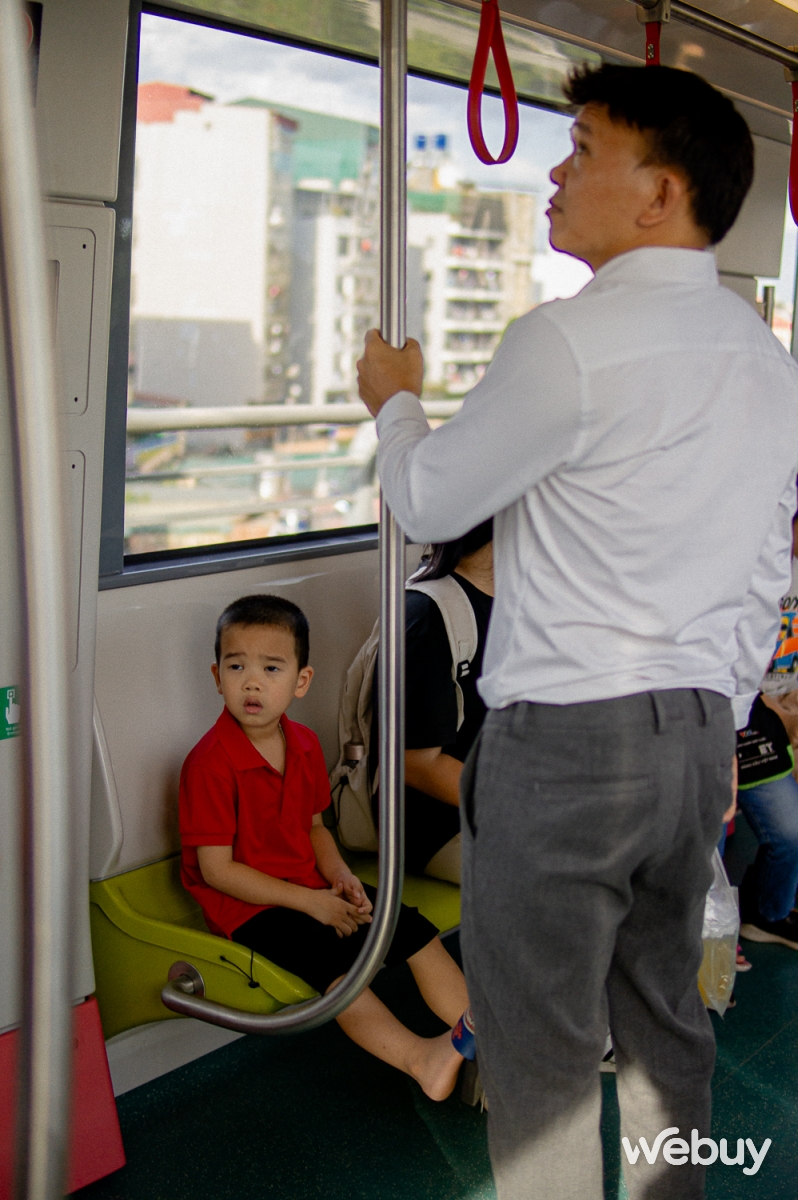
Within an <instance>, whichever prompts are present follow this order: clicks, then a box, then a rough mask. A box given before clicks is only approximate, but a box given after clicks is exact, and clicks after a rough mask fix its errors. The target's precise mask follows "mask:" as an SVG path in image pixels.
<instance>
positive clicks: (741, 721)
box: [732, 692, 759, 729]
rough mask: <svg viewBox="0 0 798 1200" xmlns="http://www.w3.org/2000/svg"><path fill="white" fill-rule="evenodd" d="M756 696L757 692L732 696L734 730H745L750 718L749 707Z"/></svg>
mask: <svg viewBox="0 0 798 1200" xmlns="http://www.w3.org/2000/svg"><path fill="white" fill-rule="evenodd" d="M758 695H759V692H746V693H745V694H744V695H742V696H732V713H733V714H734V728H735V729H745V727H746V726H747V724H748V720H749V717H750V716H751V707H752V705H753V703H754V701H755V700H756V698H757V696H758Z"/></svg>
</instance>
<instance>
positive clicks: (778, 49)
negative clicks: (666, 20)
mask: <svg viewBox="0 0 798 1200" xmlns="http://www.w3.org/2000/svg"><path fill="white" fill-rule="evenodd" d="M671 17H675V18H676V19H677V20H679V21H682V22H684V24H685V25H692V26H693V27H694V28H695V29H703V30H704V31H705V32H706V33H714V34H716V35H717V36H718V37H722V38H724V39H725V40H726V41H727V42H734V44H735V45H737V46H743V47H745V49H746V50H753V51H754V53H755V54H761V55H762V56H763V57H764V58H770V59H772V60H773V61H774V62H778V63H781V64H782V66H784V67H790V68H791V69H792V70H793V71H795V70H798V54H797V53H796V52H795V51H794V50H791V49H790V48H789V47H788V46H780V45H779V44H778V42H771V41H770V40H769V39H768V38H763V37H760V36H759V34H757V33H751V32H750V31H749V30H747V29H742V28H741V27H740V26H739V25H733V24H732V23H731V21H724V20H723V18H722V17H716V16H713V14H712V13H708V12H704V10H703V9H701V8H694V7H693V6H692V4H683V3H682V0H671Z"/></svg>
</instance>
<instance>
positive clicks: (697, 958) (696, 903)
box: [607, 693, 734, 1200]
mask: <svg viewBox="0 0 798 1200" xmlns="http://www.w3.org/2000/svg"><path fill="white" fill-rule="evenodd" d="M677 696H679V697H681V700H680V704H679V705H677V704H676V703H675V697H677ZM701 698H702V701H703V706H704V710H705V712H706V715H707V717H708V721H707V723H706V724H704V723H703V713H702V711H701V709H700V708H698V706H697V704H695V703H691V702H690V701H691V694H690V693H670V694H663V695H662V697H661V700H660V703H661V704H662V705H663V707H664V714H663V715H664V728H663V729H662V731H661V734H660V736H659V737H658V738H657V743H659V749H657V748H656V743H655V754H656V758H657V759H658V760H659V771H658V774H659V777H660V790H659V801H660V802H659V805H658V808H659V813H660V822H659V836H658V838H657V846H656V849H655V851H654V853H653V854H651V855H650V856H649V857H648V858H647V860H646V861H645V862H643V863H642V864H641V865H640V867H639V869H638V870H637V871H636V872H635V874H634V877H633V879H632V893H633V904H632V908H631V910H630V912H629V914H628V916H627V917H626V919H625V920H624V921H623V923H622V924H621V926H620V928H619V930H618V935H617V939H616V948H615V954H614V957H613V962H612V967H611V969H610V973H609V976H608V979H607V995H608V999H609V1007H610V1026H611V1029H612V1037H613V1044H614V1047H615V1061H616V1064H617V1087H618V1100H619V1103H620V1107H621V1134H622V1136H623V1137H625V1138H628V1141H629V1146H630V1149H631V1150H632V1152H633V1153H634V1148H635V1147H636V1146H639V1139H640V1137H641V1136H642V1137H645V1139H646V1141H647V1144H648V1145H649V1147H650V1146H652V1144H653V1143H654V1141H655V1139H656V1138H657V1135H658V1134H661V1133H662V1132H663V1130H667V1129H671V1130H672V1131H673V1132H672V1133H671V1134H669V1135H668V1136H669V1137H676V1136H677V1132H676V1131H677V1130H678V1135H679V1136H680V1137H682V1138H683V1139H685V1140H686V1142H687V1143H688V1144H689V1143H690V1139H691V1131H692V1130H693V1129H697V1130H698V1132H699V1136H700V1137H708V1136H709V1134H710V1122H711V1095H710V1081H711V1077H712V1070H713V1066H714V1062H715V1039H714V1035H713V1032H712V1026H711V1023H710V1020H709V1017H708V1015H707V1013H706V1010H705V1008H704V1005H703V1003H702V1001H701V997H700V995H699V992H698V988H697V986H696V976H697V974H698V968H699V966H700V964H701V957H702V943H701V930H702V924H703V917H704V907H705V903H706V893H707V890H708V888H709V886H710V883H711V881H712V870H711V866H710V858H711V855H712V850H713V847H714V846H715V845H716V843H717V837H718V831H719V829H720V823H721V816H722V813H723V810H724V808H725V807H726V806H727V805H728V801H729V794H730V774H731V769H730V764H731V756H732V748H733V745H734V739H733V730H732V721H731V715H730V713H729V711H728V708H729V706H728V702H727V701H724V700H723V699H722V698H721V697H718V696H715V695H713V694H711V693H701ZM679 707H681V708H682V712H681V713H680V712H679ZM674 768H676V769H675V770H674ZM669 810H670V812H671V813H672V814H673V817H672V819H671V820H669V821H667V823H666V820H665V818H666V817H667V815H668V812H669ZM664 1140H665V1141H667V1138H666V1139H664ZM660 1141H661V1143H662V1141H663V1139H660ZM706 1153H707V1150H706V1148H704V1149H703V1150H702V1156H704V1157H706ZM621 1157H622V1164H623V1171H624V1177H625V1180H626V1185H627V1190H628V1195H629V1197H630V1200H643V1198H645V1200H699V1198H700V1197H702V1196H703V1194H704V1174H705V1171H704V1168H703V1167H702V1166H701V1165H696V1164H693V1163H692V1162H691V1161H688V1162H686V1163H684V1164H683V1165H681V1166H678V1167H674V1166H670V1165H668V1164H667V1163H666V1162H665V1161H664V1160H663V1155H662V1150H661V1149H660V1152H659V1155H658V1157H657V1161H656V1162H655V1164H653V1165H649V1164H648V1163H647V1161H646V1158H645V1155H644V1154H643V1153H642V1150H641V1151H640V1152H639V1154H638V1156H637V1162H636V1163H635V1164H634V1165H633V1164H631V1163H630V1162H629V1161H628V1156H627V1155H626V1153H625V1152H624V1153H622V1156H621Z"/></svg>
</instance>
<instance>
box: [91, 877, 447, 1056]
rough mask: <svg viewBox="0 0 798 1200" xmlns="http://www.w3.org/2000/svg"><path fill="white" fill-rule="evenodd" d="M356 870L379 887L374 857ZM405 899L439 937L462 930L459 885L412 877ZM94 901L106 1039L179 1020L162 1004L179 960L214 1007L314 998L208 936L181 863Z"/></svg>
mask: <svg viewBox="0 0 798 1200" xmlns="http://www.w3.org/2000/svg"><path fill="white" fill-rule="evenodd" d="M351 865H352V869H353V870H355V871H356V872H357V873H358V874H359V875H360V878H362V879H363V881H364V883H373V884H375V885H376V882H377V859H376V857H375V856H373V855H362V856H354V857H352V858H351ZM402 899H403V900H404V902H405V904H410V905H413V906H415V907H416V908H419V909H420V910H421V912H422V913H423V914H424V915H425V916H426V917H428V918H429V920H430V921H432V922H433V923H434V924H435V925H437V926H438V928H439V929H440V930H442V931H445V930H447V929H452V928H454V926H456V925H457V924H458V923H459V920H460V889H459V888H458V887H456V886H455V885H454V884H451V883H443V882H441V881H440V880H437V879H427V878H418V877H416V876H410V875H408V876H406V878H405V883H404V889H403V893H402ZM90 900H91V905H90V909H91V930H92V947H93V952H94V970H95V975H96V979H97V1001H98V1004H99V1006H100V1015H101V1017H102V1022H103V1030H104V1033H105V1037H106V1038H110V1037H113V1036H114V1035H115V1034H117V1033H122V1032H123V1031H124V1030H126V1029H132V1028H133V1027H135V1026H136V1025H144V1024H146V1023H147V1022H149V1021H161V1020H169V1019H171V1018H173V1017H175V1016H177V1014H176V1013H171V1012H169V1010H168V1009H167V1008H165V1007H164V1005H163V1004H162V1003H161V988H162V987H163V986H164V984H165V983H166V979H167V975H168V972H169V968H170V967H171V966H172V964H173V963H175V962H177V961H180V960H185V961H187V962H190V963H192V964H193V965H194V966H195V967H196V968H197V970H198V971H199V972H200V974H201V975H202V977H203V979H204V980H205V995H206V996H207V998H208V999H209V1000H216V1001H218V1002H219V1003H221V1004H229V1005H231V1006H232V1007H233V1008H240V1009H243V1010H245V1011H246V1012H256V1013H270V1012H277V1011H278V1010H279V1009H280V1008H283V1007H284V1006H285V1005H286V1004H296V1003H297V1002H298V1001H300V1000H307V999H309V998H310V997H311V996H315V995H316V992H315V991H314V989H313V988H311V987H310V986H309V985H308V984H307V983H305V982H304V981H303V980H301V979H299V978H298V977H297V976H296V975H292V974H291V973H290V972H289V971H284V970H283V969H282V968H281V967H277V966H275V965H274V963H271V962H269V961H268V959H265V958H262V957H261V956H260V955H259V954H253V953H252V951H250V950H247V949H246V947H245V946H239V945H237V944H236V943H235V942H230V941H228V940H227V939H226V938H220V937H216V936H214V934H212V933H208V930H207V928H206V926H205V922H204V920H203V918H202V912H201V910H200V908H199V906H198V905H197V904H196V903H195V902H194V900H193V899H192V898H191V896H189V894H188V893H187V892H186V891H185V890H184V888H183V886H182V884H181V882H180V856H179V855H174V856H173V857H171V858H165V859H162V860H161V861H160V862H156V863H151V864H150V865H149V866H146V867H139V868H137V869H136V870H135V871H128V872H126V873H125V874H124V875H115V876H114V877H113V878H111V879H104V880H101V881H99V882H96V883H92V884H91V890H90ZM225 960H226V961H225ZM250 972H251V974H250ZM253 983H254V984H255V985H256V986H253Z"/></svg>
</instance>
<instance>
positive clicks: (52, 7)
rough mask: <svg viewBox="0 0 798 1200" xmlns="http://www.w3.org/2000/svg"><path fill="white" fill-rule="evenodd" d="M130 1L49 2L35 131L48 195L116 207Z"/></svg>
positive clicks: (42, 39)
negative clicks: (110, 204) (108, 201)
mask: <svg viewBox="0 0 798 1200" xmlns="http://www.w3.org/2000/svg"><path fill="white" fill-rule="evenodd" d="M127 22H128V0H44V10H43V13H42V32H41V49H40V53H39V79H38V87H37V92H36V127H37V135H38V139H39V152H40V161H41V172H42V189H43V191H44V192H45V194H46V195H48V196H69V197H74V198H75V199H82V200H115V199H116V185H117V171H118V162H119V131H120V127H121V121H122V87H123V84H124V74H125V52H126V46H127Z"/></svg>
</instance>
